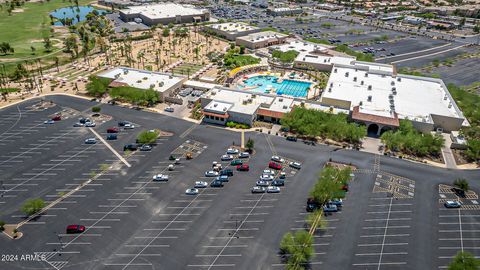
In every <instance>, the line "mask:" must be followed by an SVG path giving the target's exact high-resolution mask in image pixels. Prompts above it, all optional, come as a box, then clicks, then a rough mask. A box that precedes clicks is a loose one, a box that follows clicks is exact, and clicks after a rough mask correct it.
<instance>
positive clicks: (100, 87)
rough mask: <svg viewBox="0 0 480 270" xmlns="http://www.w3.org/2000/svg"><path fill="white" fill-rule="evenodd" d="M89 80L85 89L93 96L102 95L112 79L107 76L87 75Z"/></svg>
mask: <svg viewBox="0 0 480 270" xmlns="http://www.w3.org/2000/svg"><path fill="white" fill-rule="evenodd" d="M89 80H90V81H89V82H88V83H87V86H86V89H87V93H88V94H89V95H90V96H94V97H101V96H103V95H104V94H105V93H106V92H107V89H108V85H109V84H110V82H111V81H112V80H110V79H107V78H100V77H97V76H94V75H92V76H90V77H89Z"/></svg>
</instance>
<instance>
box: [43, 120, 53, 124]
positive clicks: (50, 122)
mask: <svg viewBox="0 0 480 270" xmlns="http://www.w3.org/2000/svg"><path fill="white" fill-rule="evenodd" d="M43 123H44V124H47V125H51V124H55V121H53V120H52V119H50V120H45V121H44V122H43Z"/></svg>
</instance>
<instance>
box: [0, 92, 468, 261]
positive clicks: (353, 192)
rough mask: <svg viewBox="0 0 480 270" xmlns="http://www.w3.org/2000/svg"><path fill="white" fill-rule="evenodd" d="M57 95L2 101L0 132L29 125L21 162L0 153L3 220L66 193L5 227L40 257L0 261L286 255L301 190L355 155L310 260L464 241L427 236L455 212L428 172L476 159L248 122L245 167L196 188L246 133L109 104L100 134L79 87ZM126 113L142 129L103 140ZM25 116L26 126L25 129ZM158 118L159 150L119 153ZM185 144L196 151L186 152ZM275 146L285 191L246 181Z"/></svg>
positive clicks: (298, 220)
mask: <svg viewBox="0 0 480 270" xmlns="http://www.w3.org/2000/svg"><path fill="white" fill-rule="evenodd" d="M50 99H51V100H52V101H53V102H54V104H56V105H55V106H53V107H50V108H48V109H45V110H40V111H35V113H30V112H29V109H27V107H28V106H29V105H31V104H30V103H33V102H27V103H25V104H21V105H19V108H17V107H11V108H8V109H4V110H2V111H1V113H2V115H6V116H7V117H4V118H2V119H3V120H4V121H5V122H4V123H3V122H2V124H3V125H5V126H6V127H7V130H8V131H7V132H12V133H11V134H5V135H7V136H3V137H2V139H5V138H8V136H10V135H12V137H14V136H16V135H13V134H16V133H19V134H21V135H20V136H23V138H18V139H17V140H12V141H9V142H6V146H2V148H3V149H5V150H4V152H3V153H2V159H1V160H0V162H3V161H6V160H9V159H10V158H12V157H14V158H13V159H12V160H19V161H20V162H4V164H1V165H11V166H8V167H0V169H1V170H2V173H3V175H4V178H2V181H3V182H2V186H3V188H2V191H3V192H2V193H3V197H2V198H1V202H2V203H1V204H0V207H1V209H2V219H5V221H7V223H13V222H22V221H24V217H23V216H22V214H21V213H20V211H19V209H20V205H21V204H22V203H23V202H24V201H25V200H26V199H30V198H34V197H41V198H43V199H44V200H45V201H46V202H47V203H50V202H53V201H55V200H57V199H59V198H60V197H61V196H63V195H65V194H68V196H67V197H64V198H63V199H62V200H59V201H58V203H56V204H55V205H54V206H52V208H50V209H48V210H47V211H46V212H45V213H43V214H42V215H41V216H39V217H37V218H35V219H33V220H29V222H27V223H25V224H24V225H23V226H21V227H20V228H19V230H20V231H21V232H22V233H23V236H22V237H21V238H20V239H18V240H10V239H9V238H8V237H6V236H1V237H0V241H2V243H1V245H2V249H3V251H4V253H6V254H25V253H28V254H37V255H41V256H43V258H44V260H43V261H42V262H34V261H32V262H26V261H22V262H20V261H17V262H2V265H1V268H5V267H6V268H8V269H20V268H25V267H44V268H48V269H57V270H58V269H87V268H88V269H151V268H152V267H155V268H158V267H161V268H166V269H212V268H215V269H217V268H222V269H223V268H230V269H238V268H240V269H251V268H258V266H262V267H264V268H272V269H277V268H282V266H283V265H282V263H283V261H282V260H281V257H279V255H278V248H279V242H280V240H281V237H282V236H283V234H285V233H286V232H288V231H295V230H301V229H306V227H305V226H306V224H305V217H306V214H307V213H306V212H305V202H306V198H307V197H308V192H309V190H310V189H311V187H312V186H313V184H314V183H315V181H316V179H317V174H318V172H319V171H320V170H321V168H322V166H323V164H325V162H326V161H327V160H328V159H329V158H332V159H334V160H335V161H338V162H344V163H350V162H351V163H353V164H354V165H355V166H357V167H358V168H359V171H358V172H357V173H356V176H355V180H354V181H353V182H352V183H351V189H350V191H349V192H348V194H347V197H346V199H345V202H344V206H343V208H342V210H341V211H339V212H337V213H332V214H331V215H328V216H327V217H326V220H327V221H328V222H327V228H325V229H319V230H318V231H317V232H316V234H315V241H314V248H315V257H314V258H313V259H312V262H311V266H312V268H314V269H317V268H323V267H327V268H329V267H330V268H337V269H352V268H360V269H365V268H366V269H370V268H371V269H373V268H376V269H379V266H381V268H384V269H390V268H389V267H402V266H403V268H402V269H423V268H424V267H425V266H426V265H439V266H442V265H445V263H446V262H448V261H447V260H446V259H442V258H439V257H441V256H451V254H452V253H455V252H456V250H453V246H455V245H456V243H457V242H455V244H453V245H438V246H437V245H436V244H432V245H428V243H436V242H437V241H439V240H437V238H449V237H450V236H448V237H446V236H445V237H444V236H442V235H440V233H443V230H444V229H443V227H441V226H443V225H444V224H440V223H439V222H442V223H443V222H447V223H448V222H450V221H449V220H447V217H445V220H447V221H440V220H441V219H443V218H444V217H442V216H440V217H439V218H438V222H437V214H438V213H437V210H436V209H437V207H440V208H441V204H439V203H438V196H439V195H438V185H437V184H435V183H434V182H431V181H425V179H427V178H426V177H425V176H432V177H431V178H428V179H434V181H443V182H448V181H449V180H450V179H454V178H455V177H459V176H463V177H465V178H468V179H473V176H474V175H475V172H452V171H446V170H439V169H434V168H431V167H425V166H423V165H413V164H411V163H408V162H405V161H401V160H397V159H392V158H387V157H385V158H383V157H382V158H379V157H374V156H372V155H368V154H365V153H363V152H358V151H350V150H340V151H333V149H332V148H330V147H327V146H324V145H315V146H314V145H307V144H304V143H302V142H301V141H299V142H289V141H286V140H285V139H284V138H282V137H277V136H270V135H266V134H261V133H256V132H253V133H247V134H246V135H245V137H246V138H252V139H254V141H255V151H254V154H253V155H251V157H249V158H246V159H244V162H245V163H246V164H249V165H250V170H249V171H242V172H240V171H235V170H234V175H233V176H232V177H230V179H229V181H228V182H226V183H224V187H219V188H213V187H207V188H203V189H199V192H198V194H197V195H186V194H185V191H186V189H188V188H191V187H192V186H193V184H194V182H195V181H206V182H207V183H210V181H211V180H212V178H211V177H206V176H205V172H206V171H208V170H211V169H212V162H213V161H217V162H220V157H221V155H223V154H225V151H226V150H227V149H228V148H231V147H232V146H238V145H239V144H240V133H236V132H230V131H226V130H224V129H220V128H215V127H211V126H206V125H196V124H192V123H190V122H186V121H182V120H178V119H175V118H171V117H167V116H164V115H159V114H152V113H149V112H144V111H136V110H132V109H129V108H123V107H118V106H111V105H101V107H102V111H101V114H102V115H105V116H108V117H105V118H103V119H105V122H104V123H101V122H99V123H97V126H96V127H95V128H93V130H94V131H95V132H96V133H97V134H98V137H97V135H96V134H95V133H94V132H93V131H91V130H90V129H89V128H85V127H78V128H77V127H73V123H75V122H76V121H78V118H79V117H80V115H87V114H90V108H91V107H92V106H94V105H96V103H95V102H90V101H86V100H77V99H73V98H70V97H52V98H50ZM67 108H69V109H71V110H69V112H75V113H72V114H71V115H69V118H68V119H62V120H61V121H57V122H55V124H50V125H48V124H43V121H45V120H46V119H48V117H49V116H51V115H53V114H55V113H56V112H58V111H63V110H65V109H67ZM17 113H18V114H17ZM20 113H21V114H22V116H21V117H20V116H19V114H20ZM65 113H66V111H65ZM18 119H20V120H18ZM121 120H127V121H130V122H131V123H133V124H134V125H135V126H136V127H135V129H133V130H124V129H120V132H119V133H118V139H117V140H114V141H106V142H107V143H104V142H103V141H101V140H100V139H99V138H104V137H105V136H106V135H107V134H106V133H105V132H106V129H107V128H109V127H113V126H117V121H121ZM35 125H37V126H35ZM22 127H27V128H28V129H29V131H28V132H25V133H22V131H23V130H24V128H22ZM37 127H41V128H37ZM149 129H160V130H162V131H163V132H162V134H163V135H164V136H162V137H160V139H159V140H158V141H157V145H156V146H154V147H153V149H152V150H151V151H145V152H140V151H136V152H131V153H124V152H123V145H124V144H127V143H132V142H134V141H135V138H136V135H137V134H138V132H139V131H140V130H149ZM27 133H28V134H27ZM62 134H63V135H62ZM12 137H10V138H9V139H11V138H12ZM50 137H51V138H50ZM88 137H97V140H98V141H97V143H96V144H92V145H87V144H85V143H84V140H85V138H88ZM15 138H16V137H15ZM50 140H51V141H50ZM30 144H33V145H30ZM42 144H44V145H42ZM4 147H5V148H4ZM22 147H23V148H26V149H21V148H22ZM112 149H113V150H112ZM13 152H19V153H13ZM187 153H191V154H192V159H186V156H187ZM117 154H119V156H120V157H121V158H119V156H117ZM16 155H19V156H18V157H15V156H16ZM272 155H277V156H279V158H280V159H282V158H283V159H284V160H283V167H284V170H283V171H284V172H285V174H286V176H285V186H283V187H280V193H259V194H253V193H252V192H251V188H252V187H253V186H255V185H256V182H257V181H258V180H259V177H260V175H261V174H262V172H263V170H265V169H267V166H268V163H269V161H270V158H271V156H272ZM24 156H26V157H24ZM171 156H173V158H179V159H180V160H179V161H178V164H174V168H173V170H169V165H172V164H173V163H175V161H174V160H171ZM21 157H22V158H21ZM292 161H297V162H300V163H302V168H301V169H300V170H297V169H292V168H290V167H288V164H289V162H292ZM220 163H221V164H222V165H223V168H233V167H232V166H231V165H229V164H230V161H224V162H220ZM19 164H22V165H21V166H20V165H19ZM67 164H70V165H67ZM102 164H106V165H102ZM127 164H128V165H129V166H128V165H127ZM380 171H381V173H380ZM157 174H167V175H168V176H169V179H168V181H166V182H160V181H153V180H152V178H153V176H154V175H157ZM379 175H380V176H379ZM277 176H278V172H277ZM17 178H18V179H17ZM14 179H17V180H14ZM42 179H43V180H42ZM419 180H421V181H419ZM82 183H83V184H84V185H82ZM377 183H378V184H377ZM18 184H21V185H19V186H18V187H17V186H16V185H18ZM471 185H472V186H476V185H477V184H476V183H474V182H471ZM392 193H393V196H390V194H392ZM412 194H413V195H412ZM14 195H15V196H14ZM9 196H10V197H9ZM426 202H430V203H426ZM429 205H434V206H435V208H433V209H431V208H429ZM469 211H470V210H461V213H462V221H461V222H462V225H461V226H462V228H461V230H462V233H463V237H465V239H464V240H463V241H465V245H464V248H465V249H467V248H469V247H475V245H474V243H470V242H467V241H469V240H468V239H467V238H471V239H475V238H478V233H476V232H475V231H474V230H475V228H474V227H468V226H470V225H469V224H468V223H475V222H478V219H477V217H475V215H476V214H475V210H472V211H471V212H472V213H469ZM438 212H440V214H439V215H444V214H443V213H445V215H450V214H448V213H450V212H452V213H453V214H451V215H454V214H456V215H457V218H458V213H457V211H456V210H448V211H445V210H439V211H438ZM468 215H472V216H468ZM68 224H81V225H84V226H85V227H86V231H85V232H84V233H82V234H66V233H65V226H66V225H68ZM457 226H458V225H457ZM472 226H474V224H473V225H472ZM475 226H476V225H475ZM437 227H438V230H439V232H438V235H437V229H436V228H437ZM432 228H433V229H432ZM454 229H455V228H453V229H452V228H445V230H454ZM440 230H442V232H440ZM470 230H471V231H470ZM399 235H402V236H403V237H400V236H399ZM452 238H453V236H452ZM11 241H13V242H11ZM441 241H443V240H441ZM452 242H453V241H452ZM405 243H406V244H405ZM440 246H444V247H450V248H452V249H451V250H450V249H445V250H444V249H441V251H442V252H443V251H449V252H450V251H451V252H450V253H448V252H447V253H441V254H440V253H439V252H438V250H437V247H440ZM417 254H419V255H417ZM419 256H421V257H425V258H427V259H425V260H422V259H419V258H418V257H419ZM362 266H363V267H362ZM422 267H423V268H422Z"/></svg>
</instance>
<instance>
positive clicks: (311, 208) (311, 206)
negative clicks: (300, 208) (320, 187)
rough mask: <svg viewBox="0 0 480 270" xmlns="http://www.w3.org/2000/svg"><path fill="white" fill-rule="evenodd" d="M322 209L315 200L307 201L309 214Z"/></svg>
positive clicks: (309, 199)
mask: <svg viewBox="0 0 480 270" xmlns="http://www.w3.org/2000/svg"><path fill="white" fill-rule="evenodd" d="M319 207H320V204H319V203H318V202H317V201H316V200H315V199H314V198H308V199H307V208H306V210H307V212H313V211H315V210H316V209H318V208H319Z"/></svg>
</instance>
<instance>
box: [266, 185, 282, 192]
mask: <svg viewBox="0 0 480 270" xmlns="http://www.w3.org/2000/svg"><path fill="white" fill-rule="evenodd" d="M267 193H280V188H279V187H276V186H269V187H267Z"/></svg>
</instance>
